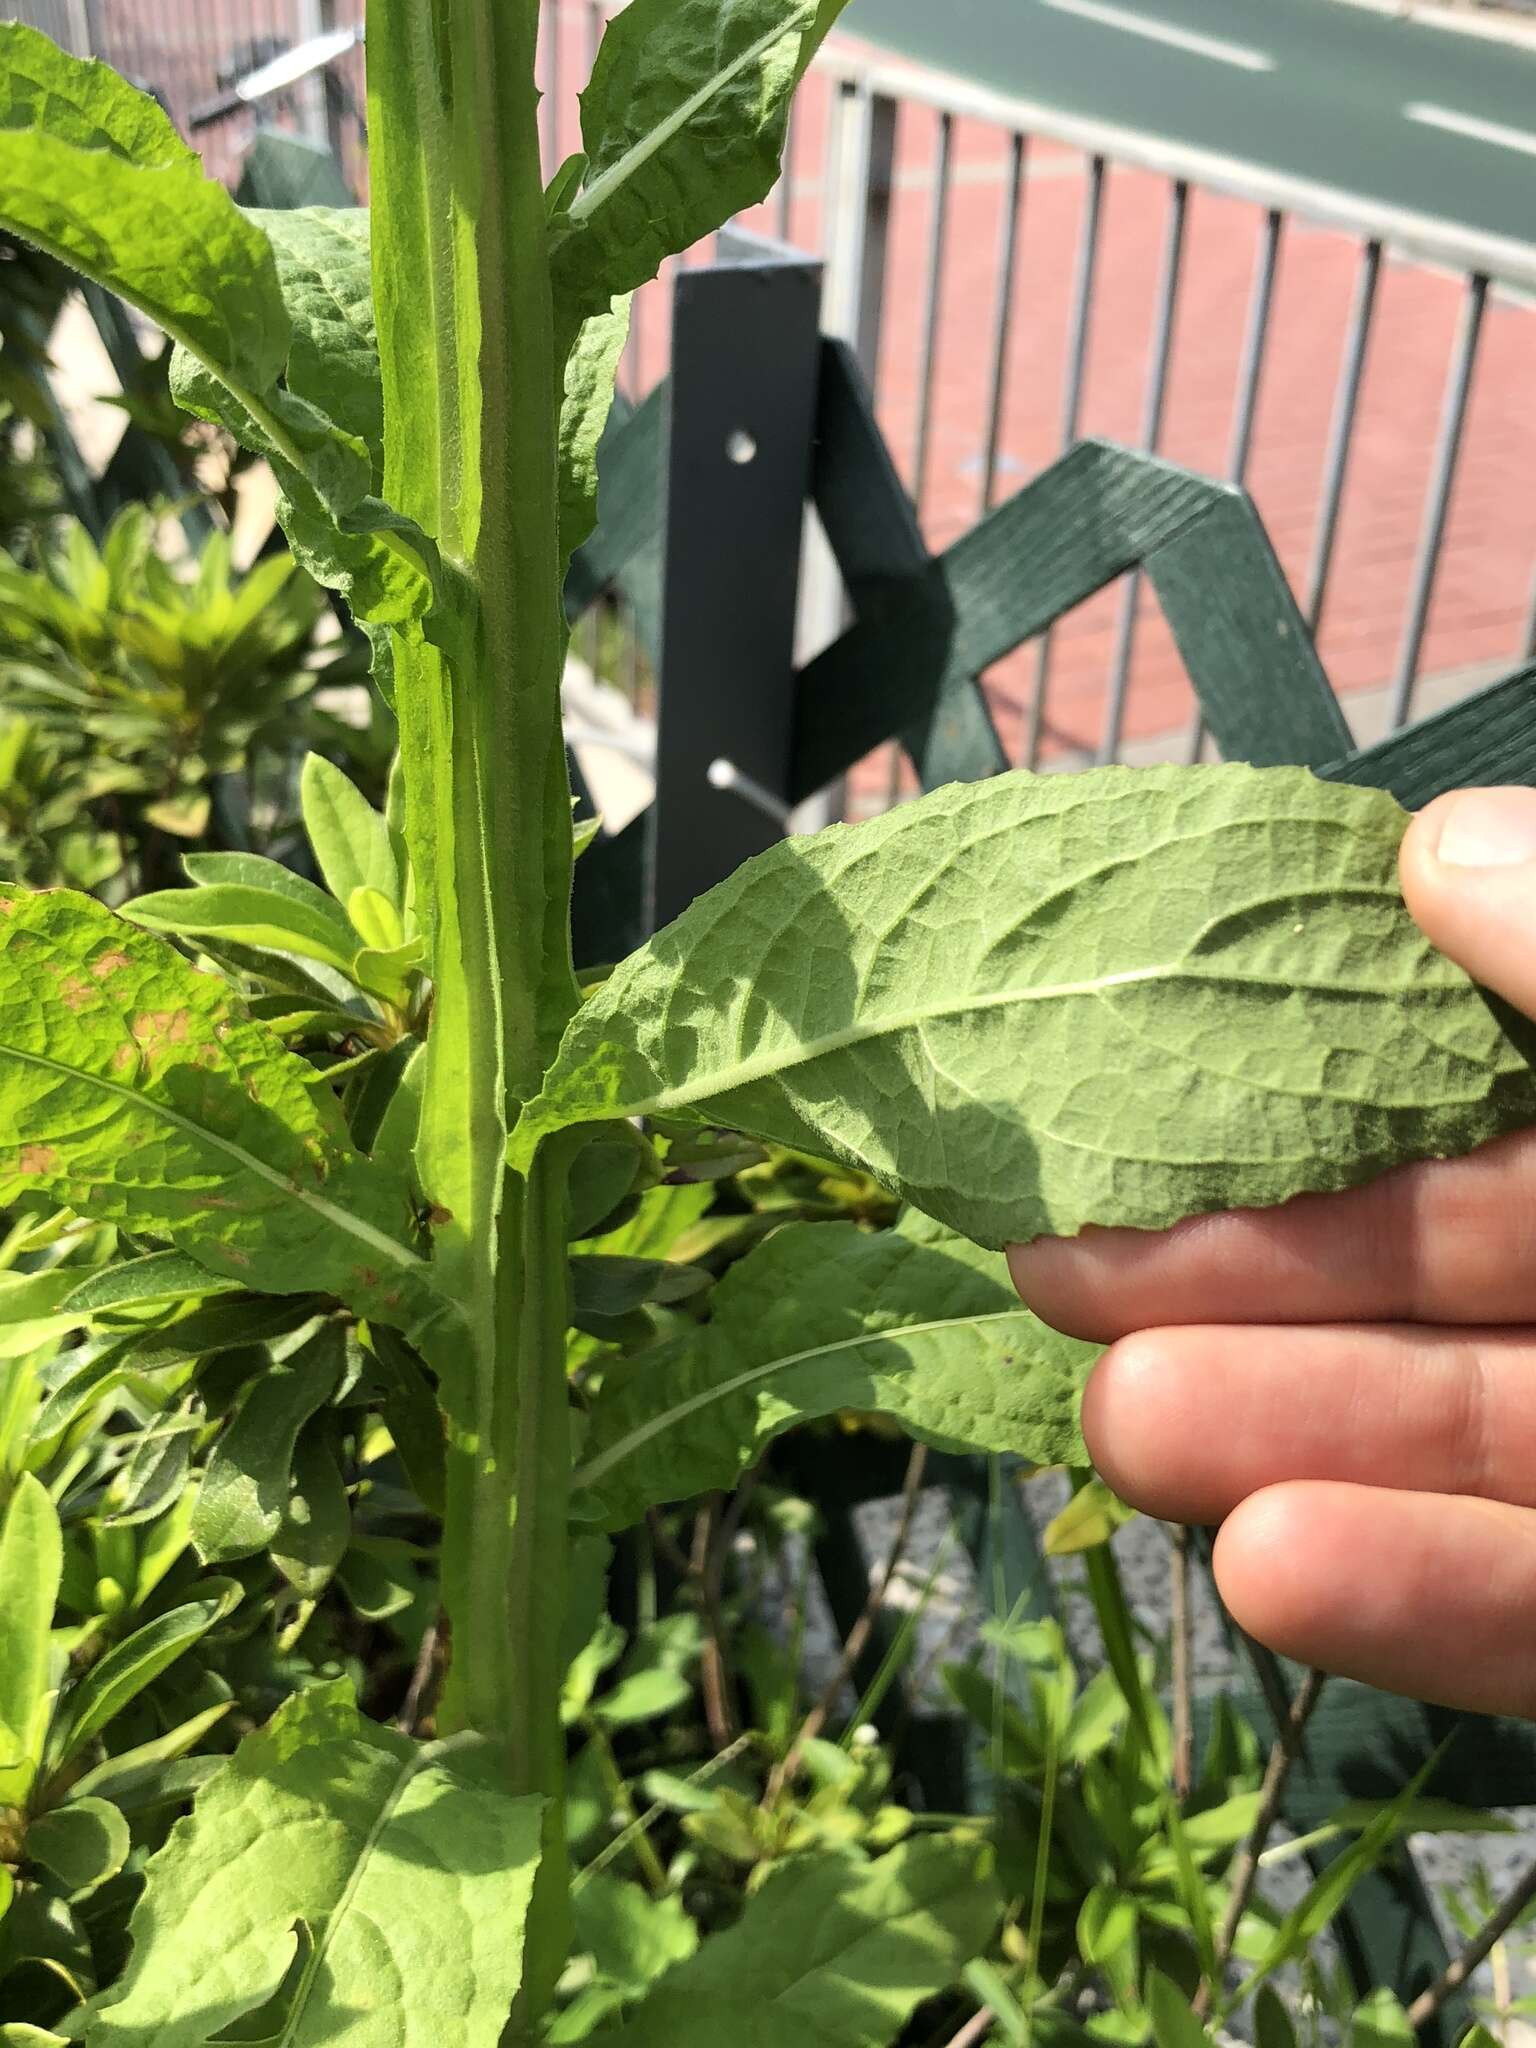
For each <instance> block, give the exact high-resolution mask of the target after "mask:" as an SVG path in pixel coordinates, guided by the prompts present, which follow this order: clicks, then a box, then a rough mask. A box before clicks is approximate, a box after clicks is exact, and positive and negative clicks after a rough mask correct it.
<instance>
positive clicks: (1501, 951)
mask: <svg viewBox="0 0 1536 2048" xmlns="http://www.w3.org/2000/svg"><path fill="white" fill-rule="evenodd" d="M1398 865H1399V872H1400V874H1401V877H1402V884H1403V895H1404V898H1405V899H1406V901H1407V904H1408V908H1409V910H1410V911H1411V912H1412V914H1413V917H1414V919H1415V921H1416V922H1417V924H1418V925H1419V928H1420V929H1421V930H1422V931H1423V933H1424V936H1425V937H1426V938H1427V939H1429V940H1430V942H1431V943H1432V944H1433V945H1435V946H1437V947H1438V948H1439V949H1440V951H1441V952H1442V953H1444V954H1446V955H1447V956H1448V957H1449V958H1450V959H1452V960H1454V961H1455V962H1456V964H1457V966H1458V967H1463V968H1465V969H1466V971H1467V973H1468V974H1470V975H1471V977H1472V979H1473V980H1474V981H1479V982H1481V983H1482V984H1483V986H1484V987H1485V988H1490V989H1492V990H1493V992H1494V994H1495V995H1500V996H1503V997H1504V999H1505V1001H1506V1002H1509V1003H1513V1004H1514V1006H1515V1008H1516V1009H1517V1010H1521V1011H1523V1012H1524V1013H1525V1015H1526V1016H1527V1017H1536V789H1518V788H1509V789H1458V790H1452V791H1451V792H1450V794H1449V795H1447V796H1441V797H1436V799H1435V801H1434V802H1433V803H1432V804H1429V805H1428V806H1426V808H1425V809H1424V810H1422V811H1420V813H1419V815H1418V816H1417V817H1416V818H1415V819H1414V821H1413V823H1412V824H1411V825H1410V826H1409V827H1408V831H1407V834H1406V836H1405V837H1404V840H1403V846H1402V853H1401V855H1400V857H1399V863H1398Z"/></svg>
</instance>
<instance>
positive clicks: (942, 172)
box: [912, 113, 955, 517]
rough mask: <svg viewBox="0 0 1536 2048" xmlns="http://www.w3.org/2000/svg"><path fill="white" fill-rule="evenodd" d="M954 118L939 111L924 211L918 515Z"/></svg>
mask: <svg viewBox="0 0 1536 2048" xmlns="http://www.w3.org/2000/svg"><path fill="white" fill-rule="evenodd" d="M954 142H955V122H954V116H953V115H952V114H947V113H941V114H940V115H939V124H938V127H937V129H936V131H935V136H934V147H933V204H932V207H931V209H930V211H929V215H928V270H927V278H926V282H925V284H924V287H923V332H922V340H921V342H920V343H919V346H918V356H917V430H916V438H915V440H914V442H913V447H912V502H913V504H914V505H915V506H916V508H917V511H918V516H919V517H921V516H922V510H923V492H924V489H925V487H926V485H927V482H928V437H929V433H930V430H931V427H932V423H933V378H934V370H935V367H936V364H937V358H938V340H939V301H940V296H941V294H942V291H943V286H944V239H945V235H946V233H947V231H948V227H949V184H950V167H951V157H952V155H953V152H954Z"/></svg>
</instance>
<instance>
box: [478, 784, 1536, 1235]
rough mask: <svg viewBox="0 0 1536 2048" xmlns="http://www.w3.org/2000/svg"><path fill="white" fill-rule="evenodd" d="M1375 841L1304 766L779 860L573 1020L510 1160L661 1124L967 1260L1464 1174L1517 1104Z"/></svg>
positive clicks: (1024, 810) (1503, 1031)
mask: <svg viewBox="0 0 1536 2048" xmlns="http://www.w3.org/2000/svg"><path fill="white" fill-rule="evenodd" d="M1405 823H1406V819H1405V817H1404V814H1403V812H1402V811H1400V810H1399V809H1398V807H1397V805H1396V804H1395V803H1394V802H1393V801H1392V800H1391V798H1389V797H1386V796H1383V795H1382V794H1380V793H1379V792H1377V791H1374V790H1364V789H1348V788H1344V787H1342V786H1340V785H1337V784H1328V783H1322V782H1319V781H1317V780H1316V778H1315V777H1313V776H1311V775H1310V774H1308V773H1307V772H1306V771H1305V770H1303V769H1291V768H1269V769H1254V768H1246V767H1238V766H1232V767H1215V768H1152V769H1140V770H1137V769H1128V768H1106V769H1100V770H1097V771H1093V772H1090V773H1087V774H1083V775H1049V776H1032V775H1027V774H1022V773H1017V774H1012V775H1004V776H999V777H997V778H996V779H995V780H993V781H990V782H984V783H975V784H967V785H952V786H950V787H948V788H945V789H941V790H937V791H935V792H934V793H933V794H932V795H931V796H928V797H924V798H922V799H920V800H919V801H918V802H916V803H913V804H909V805H906V806H903V807H902V808H900V809H897V810H894V811H890V812H888V813H886V815H885V816H883V817H880V818H876V819H874V820H872V821H871V822H870V823H868V824H864V825H856V826H844V827H837V828H834V829H833V830H831V831H828V832H824V833H820V834H818V835H816V836H815V837H814V838H809V839H790V840H786V841H784V842H783V843H782V844H781V845H779V846H776V847H774V848H772V849H771V850H770V851H769V852H768V853H765V854H762V855H760V856H759V857H758V858H757V859H756V860H754V861H750V862H748V864H747V865H746V866H745V867H744V868H742V869H740V870H739V871H738V872H737V873H736V874H734V875H733V876H731V877H730V879H729V880H728V881H725V882H723V883H721V884H720V885H719V886H718V887H717V888H715V889H712V890H710V891H709V893H708V894H707V895H706V896H704V897H702V898H701V899H700V901H699V902H697V903H696V904H694V905H693V906H692V907H691V908H690V909H689V910H688V911H686V912H685V913H684V914H683V916H682V917H680V918H679V919H678V920H677V922H676V923H675V924H672V925H670V926H668V927H667V929H666V930H664V931H662V932H660V933H658V934H657V936H656V937H655V938H654V939H652V940H651V942H650V943H649V945H647V946H645V947H644V948H642V950H641V951H640V952H638V953H636V954H634V955H633V956H632V957H631V958H630V959H629V960H627V961H626V962H625V963H624V964H623V965H622V966H621V967H620V968H619V969H618V970H617V972H616V973H614V974H613V975H612V976H611V977H610V979H609V980H608V981H607V982H605V983H604V985H603V986H602V988H601V989H599V990H598V992H597V993H596V994H595V995H594V996H593V997H592V999H591V1000H590V1001H589V1002H588V1003H586V1004H585V1005H584V1006H583V1008H582V1009H581V1011H580V1012H579V1013H578V1015H577V1016H576V1017H575V1018H574V1019H573V1021H572V1023H571V1025H570V1028H569V1029H568V1031H567V1033H566V1036H565V1041H564V1043H563V1045H562V1047H561V1049H560V1053H559V1055H558V1057H557V1059H556V1061H555V1063H554V1065H553V1067H552V1069H551V1071H550V1073H549V1074H548V1075H547V1077H546V1079H545V1084H544V1089H543V1093H542V1094H541V1095H540V1097H539V1098H538V1099H537V1100H536V1101H535V1102H534V1103H533V1104H531V1105H530V1107H529V1109H528V1111H527V1112H526V1113H525V1115H524V1118H523V1121H522V1123H521V1124H520V1125H519V1127H518V1129H517V1131H516V1133H515V1134H514V1138H513V1155H514V1158H517V1159H525V1158H526V1157H527V1156H528V1155H529V1154H530V1152H531V1151H532V1149H533V1147H534V1145H535V1143H536V1141H537V1140H538V1138H539V1137H540V1136H541V1135H542V1134H543V1133H545V1132H547V1131H550V1130H553V1129H555V1128H557V1127H559V1126H560V1125H562V1124H564V1123H567V1122H578V1121H583V1120H588V1119H592V1118H597V1117H614V1116H635V1115H641V1114H648V1113H652V1112H654V1113H659V1114H668V1115H676V1114H678V1113H679V1112H682V1111H689V1110H691V1111H693V1112H695V1113H696V1114H700V1115H704V1116H707V1117H708V1118H709V1119H710V1120H711V1121H714V1122H719V1123H725V1124H729V1125H731V1126H733V1127H734V1128H736V1129H739V1130H743V1131H747V1132H749V1133H752V1134H753V1135H756V1136H759V1137H765V1138H774V1139H779V1140H781V1141H784V1142H786V1143H788V1144H791V1145H797V1146H801V1147H803V1148H805V1149H807V1150H811V1151H820V1152H828V1151H830V1152H833V1153H835V1154H837V1155H838V1156H839V1157H841V1158H844V1159H847V1160H851V1161H853V1162H855V1163H857V1164H858V1165H860V1166H862V1167H864V1168H866V1169H867V1171H869V1172H870V1173H872V1174H874V1175H875V1176H876V1177H877V1178H878V1179H880V1180H883V1181H885V1182H886V1183H888V1184H889V1185H890V1186H892V1187H895V1188H897V1189H899V1190H900V1191H901V1192H902V1193H903V1194H904V1195H905V1196H907V1198H908V1199H909V1200H911V1201H912V1202H914V1203H916V1204H917V1205H918V1206H919V1207H920V1208H923V1209H926V1210H927V1211H929V1213H930V1214H932V1215H934V1216H937V1217H940V1218H942V1219H943V1220H944V1221H946V1222H948V1223H951V1224H953V1225H954V1226H955V1227H956V1228H957V1229H959V1230H963V1231H964V1232H965V1233H966V1234H967V1235H968V1236H971V1237H974V1238H976V1239H977V1240H978V1241H979V1242H981V1243H983V1244H989V1245H994V1246H996V1245H1002V1244H1004V1243H1006V1242H1008V1241H1010V1240H1015V1239H1027V1238H1031V1237H1034V1236H1037V1235H1039V1234H1040V1233H1041V1232H1044V1231H1052V1232H1059V1233H1064V1234H1068V1233H1071V1232H1074V1231H1077V1230H1080V1229H1081V1228H1082V1227H1083V1225H1084V1224H1087V1223H1105V1224H1129V1225H1134V1226H1137V1227H1139V1228H1144V1229H1159V1228H1161V1227H1163V1226H1165V1225H1167V1224H1169V1223H1172V1222H1174V1221H1176V1220H1177V1219H1178V1218H1179V1217H1181V1216H1186V1215H1190V1214H1192V1213H1195V1212H1197V1211H1201V1210H1208V1209H1220V1208H1228V1207H1232V1206H1236V1205H1248V1204H1263V1203H1271V1202H1280V1201H1284V1200H1286V1199H1287V1198H1288V1197H1289V1196H1291V1195H1294V1194H1297V1193H1299V1192H1300V1191H1301V1190H1303V1189H1306V1188H1316V1189H1329V1188H1341V1187H1347V1186H1351V1185H1353V1184H1354V1183H1356V1182H1359V1181H1362V1180H1365V1179H1368V1178H1369V1177H1370V1176H1371V1175H1373V1174H1376V1173H1380V1172H1381V1171H1383V1170H1384V1169H1385V1168H1387V1167H1390V1166H1393V1165H1395V1164H1397V1163H1398V1162H1399V1161H1402V1160H1405V1159H1411V1158H1417V1157H1439V1156H1442V1155H1445V1154H1449V1153H1455V1152H1460V1151H1465V1150H1467V1149H1468V1148H1470V1147H1471V1146H1473V1145H1476V1144H1478V1143H1479V1142H1481V1141H1482V1140H1483V1139H1485V1138H1489V1137H1492V1136H1493V1135H1494V1134H1495V1133H1497V1132H1499V1131H1503V1130H1507V1129H1509V1128H1511V1127H1512V1126H1515V1125H1518V1124H1523V1123H1526V1122H1529V1121H1530V1120H1531V1118H1532V1117H1533V1115H1536V1081H1533V1078H1532V1075H1531V1073H1530V1070H1529V1069H1528V1067H1527V1065H1526V1062H1525V1059H1524V1058H1523V1057H1522V1053H1521V1050H1520V1048H1519V1046H1518V1045H1517V1044H1516V1042H1515V1040H1514V1038H1512V1037H1511V1036H1510V1035H1509V1034H1510V1032H1511V1031H1517V1032H1523V1030H1524V1027H1521V1026H1519V1025H1518V1024H1517V1023H1514V1022H1512V1021H1511V1020H1509V1019H1508V1018H1507V1016H1506V1014H1505V1013H1503V1012H1502V1011H1500V1012H1496V1011H1495V1009H1494V1008H1493V1007H1492V1005H1491V1004H1490V1003H1489V1002H1488V1001H1487V1000H1485V998H1484V997H1483V996H1482V995H1480V994H1479V992H1478V991H1477V990H1476V989H1474V987H1473V986H1472V984H1471V982H1469V981H1468V980H1467V978H1466V976H1465V975H1464V974H1463V973H1462V972H1461V970H1460V969H1459V968H1457V967H1453V966H1452V965H1451V963H1450V962H1449V961H1447V960H1445V959H1444V958H1442V957H1441V955H1439V954H1438V953H1436V952H1435V951H1434V949H1433V948H1432V947H1431V946H1430V944H1429V942H1428V941H1427V940H1426V939H1425V938H1424V937H1423V935H1422V934H1421V933H1420V931H1419V930H1418V928H1417V926H1416V925H1415V924H1414V923H1413V921H1412V920H1411V919H1410V918H1409V916H1408V914H1407V912H1406V910H1405V909H1404V907H1403V904H1402V899H1401V897H1400V895H1399V892H1398V886H1397V875H1396V858H1397V847H1398V842H1399V840H1400V838H1401V836H1402V831H1403V827H1404V825H1405ZM1525 1035H1526V1036H1528V1033H1527V1034H1525ZM1522 1042H1524V1041H1523V1039H1522Z"/></svg>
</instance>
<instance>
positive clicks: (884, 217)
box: [827, 90, 896, 391]
mask: <svg viewBox="0 0 1536 2048" xmlns="http://www.w3.org/2000/svg"><path fill="white" fill-rule="evenodd" d="M848 111H850V112H851V115H852V118H853V121H854V123H855V126H854V128H853V132H852V140H851V148H848V149H846V150H841V151H839V175H838V180H837V188H836V191H835V197H834V204H835V205H836V207H837V210H838V213H839V215H840V216H841V222H840V231H839V234H838V238H837V247H836V250H835V253H834V254H833V255H832V256H831V258H830V259H829V261H828V266H827V300H828V322H827V324H828V326H829V327H830V329H831V331H832V332H833V333H834V334H837V335H840V336H842V338H843V339H844V340H845V341H847V342H848V343H849V345H850V346H851V347H852V349H853V352H854V355H855V356H856V357H857V359H858V364H859V368H860V369H861V370H862V371H863V373H864V381H865V382H866V383H867V384H868V385H869V388H870V390H871V391H873V390H874V389H875V384H876V379H877V375H878V372H879V367H880V335H881V329H882V326H883V324H884V315H885V272H886V253H887V250H888V248H889V245H890V231H891V184H892V174H893V171H894V167H895V158H896V102H895V101H894V100H893V99H890V98H888V97H887V96H886V95H885V94H883V93H867V92H859V91H857V90H855V91H854V92H853V95H852V98H851V100H850V101H849V103H848Z"/></svg>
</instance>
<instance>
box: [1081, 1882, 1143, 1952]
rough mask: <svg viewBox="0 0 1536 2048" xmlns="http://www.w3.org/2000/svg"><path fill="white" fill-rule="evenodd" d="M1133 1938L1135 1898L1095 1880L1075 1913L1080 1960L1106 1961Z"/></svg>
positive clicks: (1134, 1934)
mask: <svg viewBox="0 0 1536 2048" xmlns="http://www.w3.org/2000/svg"><path fill="white" fill-rule="evenodd" d="M1135 1938H1136V1901H1135V1900H1134V1899H1133V1898H1132V1897H1131V1896H1130V1894H1129V1893H1128V1892H1122V1891H1117V1890H1116V1889H1115V1888H1114V1886H1112V1885H1103V1884H1096V1885H1095V1886H1094V1887H1093V1889H1092V1890H1091V1891H1090V1892H1089V1893H1088V1894H1087V1896H1086V1897H1085V1898H1084V1900H1083V1903H1082V1905H1081V1906H1080V1907H1079V1908H1078V1913H1077V1946H1078V1953H1079V1954H1080V1955H1081V1956H1082V1959H1083V1961H1084V1962H1085V1963H1090V1964H1099V1963H1102V1962H1105V1961H1106V1960H1107V1959H1108V1958H1109V1957H1111V1956H1114V1955H1118V1954H1119V1952H1120V1950H1121V1949H1123V1948H1126V1947H1128V1946H1129V1944H1130V1943H1131V1942H1132V1941H1134V1940H1135Z"/></svg>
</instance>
